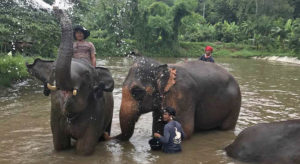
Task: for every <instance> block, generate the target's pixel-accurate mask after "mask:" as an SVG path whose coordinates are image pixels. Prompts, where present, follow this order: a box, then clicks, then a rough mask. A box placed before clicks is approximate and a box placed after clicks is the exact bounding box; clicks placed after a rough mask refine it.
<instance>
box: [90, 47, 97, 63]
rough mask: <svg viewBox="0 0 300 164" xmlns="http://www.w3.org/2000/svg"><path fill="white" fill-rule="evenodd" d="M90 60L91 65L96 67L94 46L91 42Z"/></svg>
mask: <svg viewBox="0 0 300 164" xmlns="http://www.w3.org/2000/svg"><path fill="white" fill-rule="evenodd" d="M90 43H91V42H90ZM91 61H92V65H93V66H94V67H96V48H95V46H94V44H93V43H91Z"/></svg>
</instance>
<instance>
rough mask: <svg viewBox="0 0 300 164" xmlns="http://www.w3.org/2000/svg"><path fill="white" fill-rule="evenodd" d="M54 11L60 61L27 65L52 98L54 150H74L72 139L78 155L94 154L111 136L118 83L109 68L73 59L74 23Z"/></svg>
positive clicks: (57, 11) (66, 16) (60, 11)
mask: <svg viewBox="0 0 300 164" xmlns="http://www.w3.org/2000/svg"><path fill="white" fill-rule="evenodd" d="M54 11H55V14H56V16H57V17H58V18H59V20H60V25H61V30H62V36H61V43H60V47H59V51H58V58H57V60H56V61H46V60H41V59H36V60H35V61H34V63H33V64H28V63H27V64H26V66H27V69H28V72H29V73H30V74H31V75H33V76H35V77H36V78H37V79H38V80H40V81H42V83H43V84H44V94H45V95H46V96H48V95H51V119H50V120H51V121H50V124H51V130H52V134H53V144H54V149H55V150H57V151H60V150H65V149H68V148H70V147H71V138H72V139H75V140H76V152H77V153H78V154H81V155H90V154H92V153H93V152H94V149H95V146H96V144H97V143H98V141H99V140H100V138H102V136H103V134H104V133H105V132H108V133H110V129H111V122H112V114H113V104H114V101H113V96H112V92H113V89H114V80H113V78H112V75H111V73H110V71H109V70H108V69H106V68H103V67H93V66H92V65H91V64H90V63H88V62H86V61H84V60H81V59H74V58H72V55H73V53H72V51H73V43H72V42H73V34H72V31H73V30H72V22H71V20H70V19H69V17H68V15H67V14H66V13H65V11H62V10H59V9H56V10H54Z"/></svg>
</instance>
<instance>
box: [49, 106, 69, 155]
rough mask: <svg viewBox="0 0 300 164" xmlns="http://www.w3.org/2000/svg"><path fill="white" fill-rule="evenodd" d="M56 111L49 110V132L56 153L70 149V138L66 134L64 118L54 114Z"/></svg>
mask: <svg viewBox="0 0 300 164" xmlns="http://www.w3.org/2000/svg"><path fill="white" fill-rule="evenodd" d="M56 112H57V111H56V110H51V122H50V124H51V131H52V135H53V145H54V149H55V150H56V151H60V150H66V149H69V148H70V147H71V138H70V136H69V135H68V134H67V132H66V125H65V120H64V118H62V117H61V115H60V114H58V113H56Z"/></svg>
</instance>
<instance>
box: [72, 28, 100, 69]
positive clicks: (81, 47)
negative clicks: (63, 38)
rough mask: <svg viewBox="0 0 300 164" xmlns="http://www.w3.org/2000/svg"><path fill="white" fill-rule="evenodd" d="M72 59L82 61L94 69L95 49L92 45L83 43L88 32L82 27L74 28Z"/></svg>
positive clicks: (88, 34)
mask: <svg viewBox="0 0 300 164" xmlns="http://www.w3.org/2000/svg"><path fill="white" fill-rule="evenodd" d="M73 36H74V39H75V40H76V41H75V42H74V43H73V58H77V59H83V60H85V61H87V62H89V63H90V64H92V65H93V66H94V67H96V49H95V46H94V44H93V43H91V42H87V41H85V39H86V38H88V37H89V36H90V32H89V31H88V30H87V29H85V28H84V27H82V26H76V27H75V28H74V32H73Z"/></svg>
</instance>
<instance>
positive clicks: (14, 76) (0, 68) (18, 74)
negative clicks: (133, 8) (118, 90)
mask: <svg viewBox="0 0 300 164" xmlns="http://www.w3.org/2000/svg"><path fill="white" fill-rule="evenodd" d="M95 45H97V43H95ZM207 45H210V46H212V47H214V53H213V55H214V56H215V57H234V58H256V59H264V60H272V61H281V62H287V63H295V64H300V60H299V59H300V55H299V54H298V55H297V54H294V53H293V52H283V51H280V50H277V51H273V52H272V51H268V52H267V51H260V50H256V49H255V47H253V46H250V45H243V44H235V43H221V42H180V46H179V48H178V50H177V53H176V54H173V53H172V50H158V51H157V52H146V53H143V55H145V56H148V57H173V58H174V57H186V58H197V57H199V56H201V55H202V54H203V53H204V48H205V46H207ZM96 48H97V47H96ZM98 55H99V56H98V57H100V58H101V57H103V56H105V55H102V53H101V52H99V53H98ZM111 56H116V55H113V53H112V55H111ZM117 57H121V56H117ZM279 57H280V58H279ZM35 58H38V57H36V56H35V57H24V56H22V55H21V54H18V55H14V56H12V55H11V54H3V53H2V54H0V87H9V86H11V83H13V82H16V81H22V80H24V79H26V78H28V77H29V74H28V72H27V69H26V66H25V63H26V62H28V63H31V62H33V61H34V59H35Z"/></svg>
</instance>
